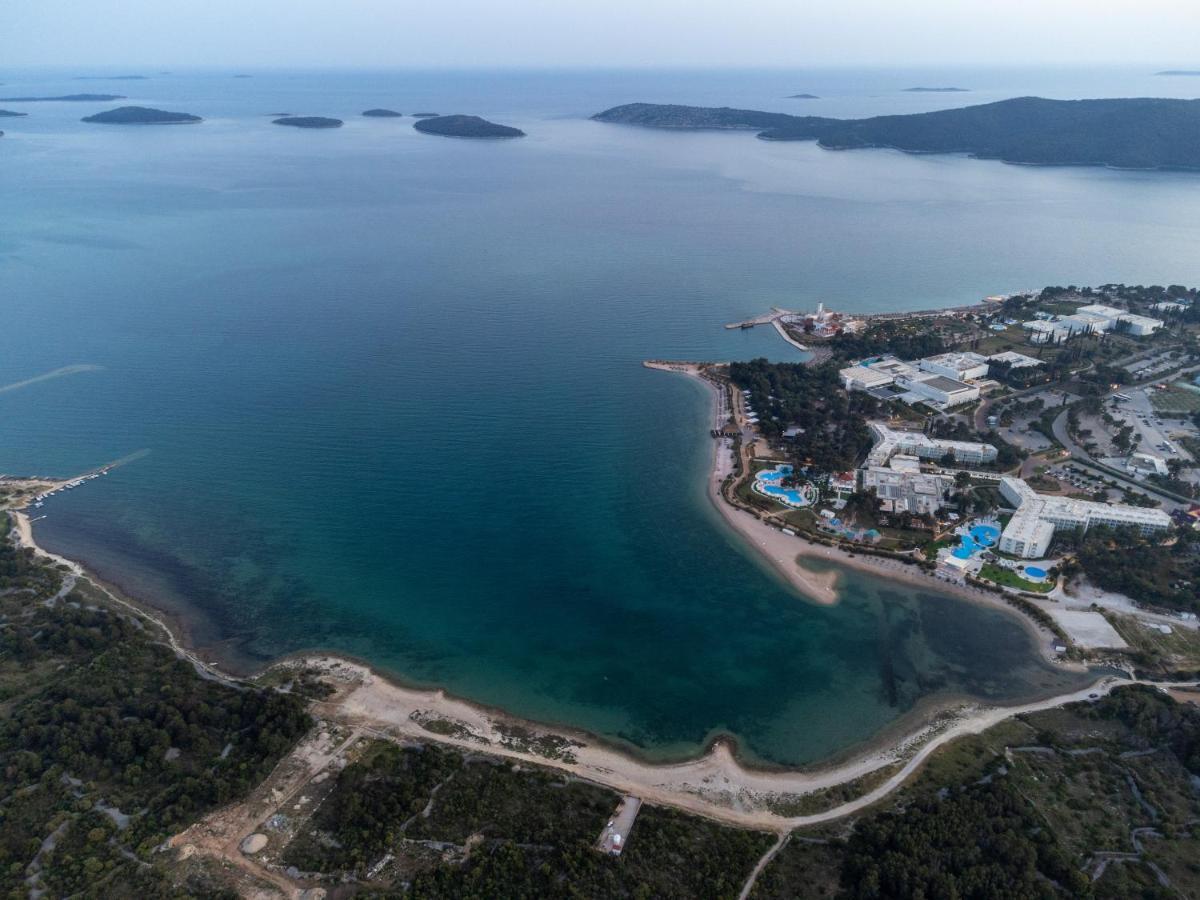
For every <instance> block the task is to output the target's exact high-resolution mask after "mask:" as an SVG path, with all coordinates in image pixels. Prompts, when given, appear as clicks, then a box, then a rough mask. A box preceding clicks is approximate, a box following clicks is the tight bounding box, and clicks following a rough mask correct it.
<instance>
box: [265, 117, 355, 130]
mask: <svg viewBox="0 0 1200 900" xmlns="http://www.w3.org/2000/svg"><path fill="white" fill-rule="evenodd" d="M274 124H275V125H290V126H291V127H292V128H341V127H342V120H341V119H327V118H325V117H324V116H284V117H283V118H282V119H275V121H274Z"/></svg>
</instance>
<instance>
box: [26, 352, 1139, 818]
mask: <svg viewBox="0 0 1200 900" xmlns="http://www.w3.org/2000/svg"><path fill="white" fill-rule="evenodd" d="M685 374H690V375H693V376H694V377H700V376H699V373H698V372H687V373H685ZM702 380H704V382H705V383H706V384H709V386H710V388H711V389H712V390H713V391H714V395H715V396H717V398H718V405H717V406H716V407H714V408H715V409H716V410H717V411H718V413H719V404H720V402H721V401H720V398H719V391H717V388H716V386H714V385H712V383H711V382H708V381H707V380H706V379H702ZM716 443H718V447H717V449H716V450H715V452H714V457H713V470H712V478H711V480H710V485H709V494H710V497H711V498H712V500H713V502H714V504H715V506H716V508H717V509H718V510H721V511H722V515H724V516H726V519H727V521H729V522H730V524H731V525H732V526H733V527H734V528H735V529H736V530H737V531H738V533H739V534H741V535H742V536H743V537H745V538H746V539H747V541H748V542H749V543H750V545H751V546H754V547H755V549H756V550H758V551H759V553H760V554H762V556H763V558H764V559H765V560H767V561H768V562H769V563H770V565H771V566H772V567H773V568H774V569H775V570H776V571H778V572H779V574H780V575H781V576H782V577H784V578H785V579H786V580H787V581H788V582H789V583H791V584H793V585H795V587H796V588H797V590H798V591H800V592H801V593H802V594H803V596H805V597H806V598H810V599H815V600H816V601H817V602H836V600H837V592H836V583H837V578H838V575H837V573H836V572H830V573H822V574H818V573H815V572H810V571H808V570H806V569H804V568H803V567H801V566H799V565H798V564H796V557H797V555H798V552H799V551H800V548H803V547H806V546H807V544H806V542H804V541H800V540H798V539H797V538H794V537H791V536H789V535H785V534H783V533H782V532H780V531H778V530H777V529H774V528H771V527H770V526H768V525H766V524H764V523H762V522H760V521H758V520H757V519H756V518H755V517H754V516H752V515H750V514H748V513H743V512H741V511H740V510H735V509H733V508H732V507H730V506H729V505H728V504H727V503H725V502H724V501H723V500H722V499H721V497H720V496H719V493H718V490H717V489H718V486H719V484H720V482H721V480H722V479H723V478H724V476H725V475H726V474H728V472H729V471H730V468H729V467H730V466H731V465H732V459H731V457H730V454H729V447H728V444H727V442H725V441H719V442H716ZM722 445H723V446H722ZM722 453H723V458H722ZM44 481H45V482H46V483H47V484H51V483H52V484H64V485H65V484H68V483H69V482H51V481H50V480H44ZM10 483H11V482H10ZM39 483H40V482H39ZM13 514H14V519H15V529H14V531H15V535H16V539H17V540H18V541H19V542H20V543H21V544H22V545H23V546H26V547H29V548H31V549H32V550H33V551H34V552H36V553H38V554H40V555H42V556H43V557H45V558H47V559H49V560H51V561H53V562H55V563H57V564H59V565H62V566H64V567H66V568H67V569H68V570H69V572H70V573H71V575H72V576H73V577H74V578H78V579H86V580H87V581H88V582H89V583H91V584H92V585H94V586H95V588H96V589H97V590H98V591H100V592H102V593H103V594H105V595H106V596H107V597H108V598H109V599H110V600H111V601H112V602H113V603H114V604H115V605H118V606H119V607H121V608H123V609H125V610H127V611H128V612H130V613H132V614H135V615H138V616H140V617H142V618H143V619H144V620H147V621H149V622H152V623H154V624H155V625H156V626H157V627H158V628H160V629H161V631H162V633H163V635H164V639H165V641H166V642H167V643H168V644H169V646H171V648H172V649H173V650H174V652H176V653H177V654H178V655H180V656H181V657H183V658H186V659H188V660H189V661H191V663H192V664H193V665H194V666H195V667H196V669H197V671H198V672H199V673H201V674H202V675H203V676H204V677H209V678H216V679H220V680H223V681H227V682H230V683H235V682H238V681H244V680H245V679H238V678H236V677H233V676H230V675H227V674H226V673H223V672H221V671H220V670H219V669H218V668H217V667H215V666H213V665H212V664H210V663H208V662H205V661H204V660H202V659H200V658H199V657H198V656H197V655H196V654H195V653H194V652H193V651H192V650H191V648H189V647H188V646H187V645H186V641H185V640H184V639H183V638H181V637H180V634H179V631H178V630H177V628H176V627H173V626H176V625H177V623H173V622H170V621H168V620H167V619H165V618H164V617H163V616H162V615H160V614H157V613H155V612H151V611H149V610H148V609H146V608H145V607H144V606H143V605H142V604H140V603H135V602H132V601H130V600H128V599H126V598H124V597H122V596H120V595H119V594H118V593H117V592H115V591H113V590H111V589H109V588H108V587H107V586H106V585H104V584H103V583H102V582H100V581H98V580H97V579H95V578H94V577H92V576H90V575H89V573H87V572H86V571H85V570H84V569H83V567H82V566H80V565H79V564H78V563H76V562H74V561H73V560H70V559H66V558H64V557H62V556H58V555H55V554H51V553H49V552H47V551H45V550H44V549H42V548H41V547H39V546H38V544H37V543H36V540H35V539H34V534H33V528H32V523H31V521H30V518H29V516H28V514H27V513H26V512H25V511H22V510H13ZM822 551H828V553H823V552H822ZM808 555H813V556H822V557H827V558H830V559H833V560H835V561H836V562H839V563H843V564H846V563H848V564H854V563H856V562H857V563H858V564H860V565H864V564H868V565H869V561H867V560H853V559H852V560H847V559H844V558H843V557H844V554H840V553H839V551H836V550H831V549H830V548H823V547H812V548H810V549H809V551H808ZM896 565H899V564H896ZM905 574H909V573H905ZM889 577H895V576H889ZM909 577H918V578H919V577H920V576H914V575H911V574H910V575H909ZM921 583H927V582H926V581H923V582H921ZM928 586H929V587H931V588H935V587H940V584H928ZM971 599H973V600H977V599H978V598H974V597H972V598H971ZM1021 618H1022V619H1024V617H1021ZM276 666H282V667H308V668H313V669H317V670H320V671H322V672H324V673H325V674H326V675H327V677H328V678H329V679H330V680H331V681H333V682H334V683H335V684H337V685H338V691H337V693H336V694H335V695H334V696H333V697H332V698H331V699H329V700H326V701H322V702H318V703H317V704H315V706H314V713H315V714H316V715H318V716H321V717H323V718H325V719H328V720H331V721H335V722H338V723H341V724H344V725H347V726H349V727H351V728H353V729H356V730H357V731H358V732H361V733H364V734H372V735H375V736H377V737H381V738H388V739H393V740H422V741H433V742H438V743H445V744H451V745H455V746H458V747H461V748H463V749H465V750H470V751H476V752H486V753H491V754H495V755H499V756H504V757H509V758H512V759H518V760H524V761H527V762H530V763H536V764H539V765H544V766H550V767H553V768H557V769H561V770H564V771H567V772H570V773H571V774H573V775H575V776H577V777H580V778H584V779H587V780H589V781H593V782H595V783H597V784H602V785H605V786H608V787H611V788H613V789H615V790H619V791H623V792H627V793H631V794H634V795H636V796H639V797H641V798H643V799H645V800H647V801H649V802H652V803H658V804H661V805H665V806H672V807H676V808H679V809H684V810H688V811H690V812H693V813H696V814H699V815H703V816H706V817H709V818H712V819H715V820H719V821H722V822H726V823H730V824H736V825H741V826H745V827H753V828H758V829H765V830H771V831H777V832H786V831H787V830H789V829H791V828H794V827H796V826H798V825H805V824H814V823H818V822H822V821H828V820H832V819H836V818H839V817H841V816H845V815H849V814H851V813H853V812H855V811H857V810H859V809H862V808H863V807H865V806H867V805H869V804H871V803H873V802H876V801H877V800H879V799H881V798H882V797H885V796H886V795H887V794H889V793H890V792H891V791H893V790H895V789H896V788H897V787H899V786H900V785H901V784H903V783H904V781H905V780H906V779H907V778H908V777H910V776H911V775H912V773H913V772H915V771H916V770H917V768H918V767H919V766H920V765H921V763H922V762H923V761H924V760H925V759H926V758H927V757H928V756H929V754H930V753H932V752H933V751H934V750H935V749H936V748H937V747H939V746H942V745H943V744H945V743H947V742H949V741H951V740H953V739H954V738H956V737H958V736H961V735H965V734H971V733H977V732H979V731H982V730H984V729H986V728H988V727H990V726H991V725H994V724H996V723H997V722H1000V721H1002V720H1004V719H1006V718H1008V717H1010V716H1016V715H1020V714H1022V713H1026V712H1032V711H1035V710H1039V709H1047V708H1050V707H1054V706H1058V705H1061V704H1064V703H1070V702H1074V701H1078V700H1083V699H1086V698H1087V697H1088V696H1089V695H1090V694H1093V693H1103V692H1106V691H1108V690H1111V689H1112V688H1113V687H1115V686H1117V685H1119V684H1121V683H1126V682H1124V681H1123V680H1122V679H1119V678H1116V677H1112V676H1108V677H1105V678H1102V679H1098V680H1097V681H1096V682H1095V683H1094V684H1092V685H1090V686H1088V687H1085V688H1083V689H1081V690H1078V691H1074V692H1071V693H1069V694H1065V695H1062V696H1056V697H1052V698H1047V699H1044V700H1039V701H1036V702H1032V703H1027V704H1023V705H1018V706H1006V707H989V706H983V705H980V704H978V703H974V702H967V701H960V702H952V701H946V702H943V703H940V704H934V705H931V706H929V707H927V708H925V709H923V710H922V711H921V712H920V713H919V714H914V715H919V718H920V722H919V723H918V724H916V725H915V726H914V727H911V728H905V727H904V725H903V719H902V720H901V721H900V722H899V723H898V724H897V726H896V727H895V728H892V729H889V731H888V733H887V735H886V736H881V737H880V738H879V739H877V740H876V741H875V742H873V746H871V745H869V746H868V747H866V748H863V749H860V750H859V751H858V752H857V753H854V754H853V755H850V756H848V757H846V758H845V759H842V760H840V761H838V762H836V763H831V764H829V765H827V766H823V767H816V768H812V769H807V770H786V769H760V768H754V767H751V766H747V765H745V764H743V763H742V762H740V761H739V760H738V759H737V758H736V756H735V753H734V749H735V748H734V745H733V744H732V742H730V741H728V740H717V741H716V742H714V744H713V745H712V746H711V747H710V748H709V749H708V751H707V752H706V753H704V754H703V755H701V756H699V757H697V758H695V759H692V760H688V761H684V762H679V763H672V764H663V763H653V762H648V761H645V760H641V759H638V758H635V757H634V756H632V755H630V754H629V753H627V752H624V751H623V750H621V749H618V748H616V747H614V746H612V745H609V744H606V743H605V742H603V741H602V740H600V739H598V738H595V737H594V736H591V735H588V734H585V733H582V732H576V731H572V730H570V729H566V728H556V727H547V726H544V725H541V724H539V723H535V722H529V721H525V720H521V719H517V718H515V717H512V716H509V715H507V714H506V713H504V712H502V711H500V710H495V709H489V708H486V707H484V706H481V705H479V704H476V703H472V702H470V701H467V700H464V699H460V698H456V697H453V696H451V695H449V694H447V693H446V692H444V691H440V690H420V689H416V688H410V687H404V686H401V685H398V684H395V683H394V682H391V681H389V680H388V679H386V678H385V677H383V676H381V675H380V674H378V673H376V672H374V671H373V670H372V669H371V668H370V667H369V666H367V665H365V664H362V663H359V662H356V661H352V660H348V659H345V658H342V657H338V656H335V655H329V654H321V655H313V654H308V655H302V656H298V657H294V658H290V659H285V660H282V661H280V662H279V663H277V664H276ZM881 770H886V771H881ZM872 773H878V776H877V780H878V783H877V784H874V785H872V786H871V788H870V790H869V791H866V790H865V788H864V791H865V792H864V793H862V794H861V796H858V797H857V798H856V799H853V800H850V801H848V802H844V803H841V804H837V805H832V806H830V807H829V808H827V809H824V810H822V811H820V812H817V813H813V814H809V815H788V814H787V810H788V808H789V806H791V807H792V808H794V804H795V803H796V802H797V801H798V800H799V799H800V798H803V797H805V796H806V795H810V794H812V793H813V792H818V791H822V790H826V789H828V788H833V787H837V786H839V785H845V784H849V783H851V782H854V781H856V780H858V779H860V778H863V777H864V776H869V775H871V774H872ZM885 775H886V777H884V776H885Z"/></svg>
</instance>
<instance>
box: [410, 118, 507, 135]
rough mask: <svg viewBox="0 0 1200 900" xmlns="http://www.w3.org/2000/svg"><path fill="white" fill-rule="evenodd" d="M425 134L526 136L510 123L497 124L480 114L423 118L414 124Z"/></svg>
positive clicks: (414, 126)
mask: <svg viewBox="0 0 1200 900" xmlns="http://www.w3.org/2000/svg"><path fill="white" fill-rule="evenodd" d="M413 128H415V129H417V131H420V132H422V133H424V134H437V135H441V136H442V137H461V138H516V137H524V136H525V132H523V131H521V129H519V128H510V127H509V126H508V125H497V124H496V123H495V122H489V121H488V120H487V119H481V118H480V117H479V116H435V117H433V118H423V119H422V120H421V121H420V122H417V123H416V124H414V125H413Z"/></svg>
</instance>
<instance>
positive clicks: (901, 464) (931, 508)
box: [863, 454, 954, 515]
mask: <svg viewBox="0 0 1200 900" xmlns="http://www.w3.org/2000/svg"><path fill="white" fill-rule="evenodd" d="M953 486H954V480H953V479H951V478H949V477H948V476H946V475H935V474H926V473H923V472H922V471H921V463H920V460H918V459H917V457H915V456H905V455H903V454H898V455H896V456H893V457H892V458H891V460H890V461H889V464H888V465H887V466H870V467H868V468H866V469H864V470H863V490H865V491H867V490H873V491H875V496H877V497H878V498H879V499H880V500H881V501H882V503H883V509H884V511H885V512H897V513H898V512H910V513H915V514H917V515H922V514H926V513H928V514H929V515H936V514H937V511H938V510H939V509H941V508H942V505H943V504H944V502H945V500H946V496H947V494H948V493H949V492H950V488H951V487H953Z"/></svg>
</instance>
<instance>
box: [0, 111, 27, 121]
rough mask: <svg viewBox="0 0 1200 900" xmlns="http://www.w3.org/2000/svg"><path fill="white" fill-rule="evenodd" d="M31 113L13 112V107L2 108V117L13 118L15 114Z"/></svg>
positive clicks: (24, 114)
mask: <svg viewBox="0 0 1200 900" xmlns="http://www.w3.org/2000/svg"><path fill="white" fill-rule="evenodd" d="M27 115H29V113H23V112H13V111H12V110H11V109H0V119H4V118H12V117H15V116H27Z"/></svg>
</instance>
